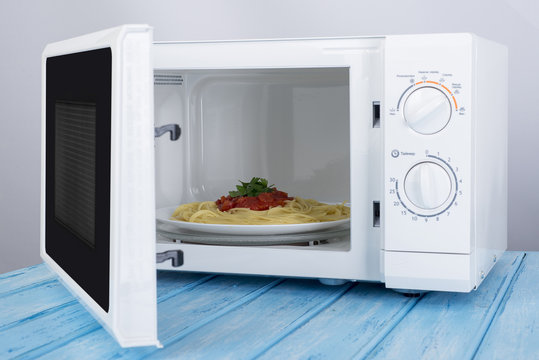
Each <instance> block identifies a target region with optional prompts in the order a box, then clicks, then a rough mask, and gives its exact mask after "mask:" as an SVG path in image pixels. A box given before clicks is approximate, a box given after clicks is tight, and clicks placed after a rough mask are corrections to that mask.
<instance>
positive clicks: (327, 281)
mask: <svg viewBox="0 0 539 360" xmlns="http://www.w3.org/2000/svg"><path fill="white" fill-rule="evenodd" d="M318 281H320V283H321V284H323V285H331V286H335V285H342V284H346V283H347V282H348V280H343V279H318Z"/></svg>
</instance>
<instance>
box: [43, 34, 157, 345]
mask: <svg viewBox="0 0 539 360" xmlns="http://www.w3.org/2000/svg"><path fill="white" fill-rule="evenodd" d="M151 47H152V29H151V28H150V27H149V26H145V25H126V26H122V27H117V28H113V29H109V30H104V31H100V32H97V33H93V34H89V35H85V36H81V37H78V38H74V39H70V40H66V41H61V42H57V43H54V44H50V45H48V46H47V47H46V48H45V50H44V52H43V58H42V74H43V81H42V163H41V164H42V165H41V166H42V180H41V194H42V195H41V229H40V238H41V256H42V258H43V259H44V261H45V262H46V263H47V264H48V265H49V266H50V267H51V268H52V269H53V270H54V271H55V272H56V273H57V274H58V275H59V277H60V278H61V280H62V281H63V282H64V283H65V284H66V286H67V287H68V288H69V289H70V290H71V291H72V293H73V294H74V295H75V296H76V297H78V299H79V300H80V301H81V303H82V304H84V305H85V306H86V307H87V309H88V310H89V311H90V312H91V313H92V314H93V315H94V316H95V317H96V318H97V319H98V320H99V321H100V322H101V323H102V324H103V326H104V327H105V328H106V329H107V330H108V331H109V332H110V333H111V334H112V335H113V336H114V337H115V338H116V339H117V341H118V342H119V343H120V345H121V346H124V347H128V346H147V345H155V346H159V345H160V344H159V341H158V339H157V301H156V269H155V268H156V266H155V210H154V209H155V200H154V170H153V169H154V149H153V141H154V138H153V136H154V133H153V68H152V62H151Z"/></svg>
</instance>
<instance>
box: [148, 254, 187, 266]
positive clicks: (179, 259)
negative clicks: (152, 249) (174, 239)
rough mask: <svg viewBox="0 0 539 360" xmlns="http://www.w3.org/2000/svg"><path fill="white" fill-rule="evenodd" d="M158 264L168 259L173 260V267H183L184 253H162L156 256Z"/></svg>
mask: <svg viewBox="0 0 539 360" xmlns="http://www.w3.org/2000/svg"><path fill="white" fill-rule="evenodd" d="M155 256H156V262H158V263H162V262H164V261H167V260H168V259H171V260H172V266H173V267H178V266H182V265H183V251H181V250H169V251H165V252H162V253H157V254H155Z"/></svg>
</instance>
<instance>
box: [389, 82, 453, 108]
mask: <svg viewBox="0 0 539 360" xmlns="http://www.w3.org/2000/svg"><path fill="white" fill-rule="evenodd" d="M425 83H428V84H434V85H438V86H441V87H442V88H444V90H445V91H447V92H448V93H449V96H451V97H452V98H453V102H454V103H455V110H456V111H458V109H459V107H458V106H457V99H455V95H453V93H452V92H451V90H449V89H448V88H447V87H446V86H445V85H443V84H441V83H439V82H436V81H430V80H427V81H418V82H416V83H415V84H412V85H410V86H408V87H407V88H406V90H404V91H403V92H402V94H401V96H400V98H399V101H398V102H397V111H399V109H400V104H401V100H402V98H403V97H404V94H406V93H407V92H408V90H410V89H411V88H412V87H414V86H416V85H420V84H425Z"/></svg>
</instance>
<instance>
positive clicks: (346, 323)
mask: <svg viewBox="0 0 539 360" xmlns="http://www.w3.org/2000/svg"><path fill="white" fill-rule="evenodd" d="M417 301H418V298H407V297H405V296H403V295H402V294H398V293H396V292H394V291H391V290H388V289H386V288H385V287H384V285H383V284H369V283H360V284H358V285H357V286H355V287H354V288H353V289H352V290H350V291H349V292H347V293H346V294H344V295H343V296H342V297H341V298H340V299H338V300H337V301H336V302H335V303H334V304H332V305H331V306H329V307H328V308H327V309H325V310H324V311H322V312H321V313H320V314H319V315H318V316H316V317H315V318H313V319H311V320H310V321H309V322H307V323H306V324H305V325H303V326H302V327H301V328H299V329H298V330H297V331H295V332H293V333H292V334H291V335H289V336H287V337H286V338H284V339H283V340H282V341H280V342H278V343H276V344H275V345H274V346H273V347H271V348H270V349H269V350H268V351H266V352H265V353H264V354H263V355H262V356H261V357H260V359H303V358H315V359H323V358H327V359H330V358H335V359H349V358H350V357H352V356H353V355H354V354H355V353H356V352H357V351H358V350H359V349H362V348H364V347H366V346H368V345H369V343H371V342H373V341H376V338H377V337H379V336H383V334H386V333H387V332H389V331H391V329H392V328H393V327H394V326H395V325H396V324H398V322H399V321H400V320H401V319H402V317H404V316H405V315H406V314H407V313H408V311H409V310H410V309H411V308H412V307H413V306H414V305H415V304H416V303H417Z"/></svg>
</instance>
